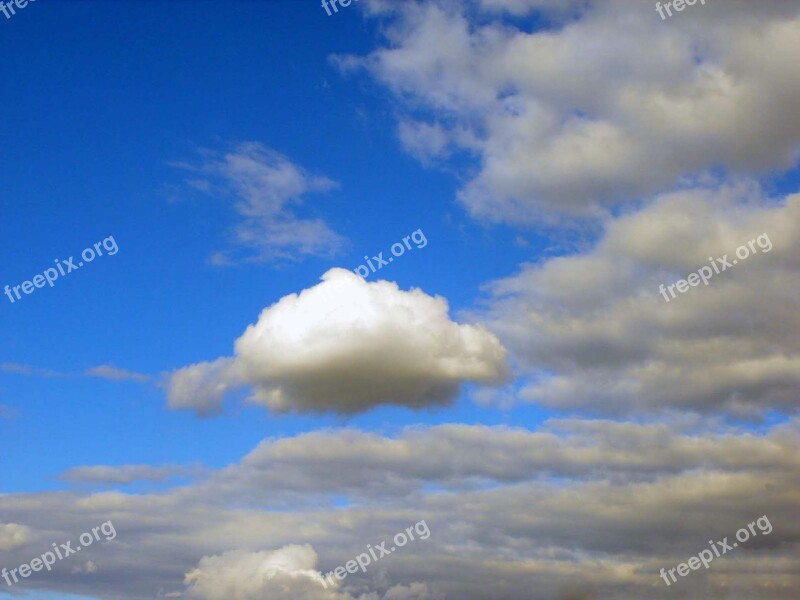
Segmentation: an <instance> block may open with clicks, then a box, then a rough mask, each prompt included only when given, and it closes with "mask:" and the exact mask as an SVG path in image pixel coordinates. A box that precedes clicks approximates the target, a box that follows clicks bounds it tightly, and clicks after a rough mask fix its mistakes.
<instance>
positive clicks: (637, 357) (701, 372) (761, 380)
mask: <svg viewBox="0 0 800 600" xmlns="http://www.w3.org/2000/svg"><path fill="white" fill-rule="evenodd" d="M765 234H766V236H765V237H764V235H765ZM750 242H753V244H752V247H751V248H747V246H748V245H749V244H750ZM742 245H744V246H745V250H747V253H748V254H749V257H747V258H746V260H743V259H741V258H739V259H737V257H736V254H735V253H736V251H737V250H738V249H739V247H740V246H742ZM742 254H744V253H742ZM725 255H727V259H728V261H736V260H738V264H736V265H735V266H734V265H732V266H731V267H730V268H727V269H726V270H725V271H724V272H722V271H721V272H720V273H719V274H716V273H715V272H714V271H713V269H712V267H711V266H710V263H709V257H713V258H715V259H716V258H724V257H725ZM716 264H717V265H718V267H720V269H721V265H720V263H719V262H716ZM702 267H708V269H707V270H708V271H710V272H711V274H712V277H711V278H710V279H709V280H708V285H707V286H706V285H704V284H703V283H702V281H700V282H699V287H696V288H695V287H690V288H689V290H688V292H687V293H683V294H681V293H677V298H675V299H671V296H670V295H669V293H668V292H667V297H668V298H670V301H669V303H667V302H666V301H665V298H664V297H663V296H662V295H661V293H659V286H660V285H662V284H663V285H669V284H675V282H676V281H678V280H680V279H686V278H687V277H688V276H689V274H691V273H692V272H697V271H698V270H699V269H700V268H702ZM693 281H694V283H695V284H697V283H698V280H693ZM490 290H491V292H492V295H493V297H492V301H491V302H490V305H491V307H490V309H489V310H488V311H487V313H486V314H485V315H484V317H485V318H486V319H487V324H488V326H489V327H490V328H492V329H493V330H494V331H495V332H496V333H498V335H500V337H501V339H502V340H503V341H504V343H506V345H507V346H508V347H509V348H511V349H513V350H514V351H515V352H516V356H517V357H519V358H520V360H521V361H522V362H523V363H524V364H525V365H526V367H527V369H528V374H527V375H528V382H529V383H528V385H527V387H525V388H523V390H522V392H521V395H522V397H524V398H526V399H528V400H531V401H535V402H540V403H542V404H546V405H548V406H553V407H557V408H561V409H576V408H577V409H582V410H590V411H593V412H596V413H615V412H623V411H628V410H636V411H638V410H645V411H651V410H659V409H661V408H667V409H676V410H683V409H689V410H691V411H699V412H712V411H717V410H722V411H726V412H728V413H734V414H737V415H740V416H752V415H755V414H760V413H762V412H763V411H766V410H768V409H770V408H778V409H782V410H787V411H794V410H796V408H797V405H798V404H797V403H798V396H797V389H798V386H800V316H798V312H797V310H796V309H795V307H796V306H797V302H798V299H799V298H800V195H791V196H788V197H786V198H783V199H768V198H764V197H763V196H762V194H761V192H760V190H759V189H758V187H757V186H754V185H752V184H747V183H743V184H741V185H734V186H729V187H723V188H697V189H687V190H682V191H678V192H674V193H669V194H666V195H663V196H660V197H659V198H657V199H656V200H655V202H654V203H653V204H652V205H650V206H648V207H647V208H645V209H643V210H641V211H639V212H636V213H633V214H630V215H626V216H623V217H621V218H618V219H613V220H611V221H609V222H608V223H607V226H606V230H605V233H604V235H603V237H602V239H600V241H599V242H598V243H597V244H596V245H595V246H594V247H592V248H591V249H589V250H587V251H585V252H582V253H576V254H573V255H567V256H560V257H557V258H553V259H548V260H543V261H542V262H540V263H538V264H533V265H527V266H526V267H524V268H523V269H522V271H521V272H520V273H518V274H517V275H514V276H511V277H508V278H506V279H503V280H500V281H497V282H495V283H494V284H492V285H491V286H490Z"/></svg>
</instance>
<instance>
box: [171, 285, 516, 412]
mask: <svg viewBox="0 0 800 600" xmlns="http://www.w3.org/2000/svg"><path fill="white" fill-rule="evenodd" d="M235 348H236V355H235V357H232V358H222V359H218V360H216V361H213V362H207V363H199V364H196V365H191V366H189V367H185V368H183V369H180V370H178V371H176V372H174V373H173V374H172V375H171V377H170V379H169V382H168V387H169V404H170V406H171V407H173V408H194V409H195V410H196V411H197V412H199V413H209V412H213V411H214V410H218V409H219V407H220V404H221V402H222V399H223V397H224V395H225V393H226V392H227V391H228V390H229V389H231V388H232V387H235V386H237V385H247V386H250V387H252V388H253V393H252V395H251V396H250V401H251V402H254V403H256V404H261V405H264V406H266V407H268V408H269V409H270V410H273V411H276V412H287V411H296V412H326V411H329V412H337V413H344V414H352V413H358V412H363V411H366V410H369V409H370V408H373V407H375V406H379V405H382V404H397V405H401V406H407V407H409V408H415V409H419V408H423V407H428V406H437V405H446V404H449V403H450V402H452V401H453V400H454V399H455V398H456V397H457V395H458V394H459V392H460V390H461V387H462V384H463V383H465V382H475V383H481V384H495V383H499V382H501V381H502V380H503V379H504V378H505V376H506V373H507V371H506V352H505V349H504V348H503V346H502V345H501V344H500V342H499V341H498V340H497V338H496V337H495V336H494V335H492V334H491V333H489V332H488V331H487V330H486V329H484V328H482V327H480V326H474V325H462V324H458V323H455V322H453V321H451V320H450V318H449V316H448V305H447V302H446V301H445V300H444V299H443V298H441V297H432V296H429V295H427V294H425V293H424V292H423V291H422V290H419V289H412V290H411V291H403V290H400V289H399V287H398V286H397V285H396V284H394V283H390V282H387V281H377V282H374V283H369V282H366V281H364V280H363V279H362V278H360V277H358V276H356V275H355V274H353V273H351V272H350V271H346V270H344V269H332V270H330V271H328V272H327V273H325V275H323V277H322V283H320V284H318V285H316V286H314V287H312V288H310V289H307V290H305V291H303V292H302V293H300V294H292V295H289V296H286V297H284V298H282V299H281V300H280V301H278V302H277V303H275V304H274V305H272V306H270V307H269V308H266V309H264V311H263V312H262V313H261V315H260V317H259V319H258V322H257V323H255V324H254V325H251V326H249V327H248V328H247V330H246V331H245V333H244V334H243V335H242V336H241V337H240V338H239V339H238V340H237V341H236V344H235Z"/></svg>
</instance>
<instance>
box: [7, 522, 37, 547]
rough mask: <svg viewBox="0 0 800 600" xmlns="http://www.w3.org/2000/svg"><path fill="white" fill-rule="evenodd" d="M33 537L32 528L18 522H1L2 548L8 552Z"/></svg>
mask: <svg viewBox="0 0 800 600" xmlns="http://www.w3.org/2000/svg"><path fill="white" fill-rule="evenodd" d="M30 537H31V530H30V529H28V528H27V527H25V526H24V525H19V524H17V523H0V550H2V551H3V552H8V551H9V550H14V549H15V548H19V547H20V546H24V545H25V544H26V543H27V542H28V540H29V539H30Z"/></svg>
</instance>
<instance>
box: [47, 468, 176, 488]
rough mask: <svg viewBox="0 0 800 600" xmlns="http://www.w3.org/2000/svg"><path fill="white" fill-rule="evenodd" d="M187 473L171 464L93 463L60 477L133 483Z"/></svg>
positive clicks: (92, 482) (86, 482) (100, 481)
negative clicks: (157, 465)
mask: <svg viewBox="0 0 800 600" xmlns="http://www.w3.org/2000/svg"><path fill="white" fill-rule="evenodd" d="M186 473H187V469H186V468H185V467H180V466H175V465H170V466H165V467H152V466H149V465H120V466H107V465H93V466H85V467H75V468H73V469H69V470H68V471H65V472H64V473H62V474H61V475H60V476H59V479H61V480H62V481H66V482H68V483H77V484H101V485H113V484H123V485H127V484H132V483H137V482H142V481H149V482H163V481H168V480H170V479H172V478H173V477H176V476H178V475H184V474H186Z"/></svg>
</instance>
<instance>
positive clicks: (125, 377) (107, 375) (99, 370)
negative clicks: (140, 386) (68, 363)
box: [84, 365, 151, 383]
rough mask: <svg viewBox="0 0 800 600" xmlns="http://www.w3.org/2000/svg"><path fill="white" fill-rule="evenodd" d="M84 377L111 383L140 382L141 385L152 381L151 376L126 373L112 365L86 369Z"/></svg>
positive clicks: (132, 372)
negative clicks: (105, 380)
mask: <svg viewBox="0 0 800 600" xmlns="http://www.w3.org/2000/svg"><path fill="white" fill-rule="evenodd" d="M84 375H88V376H89V377H99V378H101V379H108V380H110V381H138V382H140V383H144V382H147V381H150V379H151V377H150V376H149V375H144V374H143V373H135V372H134V371H126V370H125V369H118V368H116V367H112V366H111V365H100V366H98V367H92V368H91V369H86V371H84Z"/></svg>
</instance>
